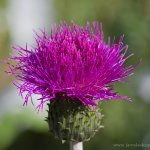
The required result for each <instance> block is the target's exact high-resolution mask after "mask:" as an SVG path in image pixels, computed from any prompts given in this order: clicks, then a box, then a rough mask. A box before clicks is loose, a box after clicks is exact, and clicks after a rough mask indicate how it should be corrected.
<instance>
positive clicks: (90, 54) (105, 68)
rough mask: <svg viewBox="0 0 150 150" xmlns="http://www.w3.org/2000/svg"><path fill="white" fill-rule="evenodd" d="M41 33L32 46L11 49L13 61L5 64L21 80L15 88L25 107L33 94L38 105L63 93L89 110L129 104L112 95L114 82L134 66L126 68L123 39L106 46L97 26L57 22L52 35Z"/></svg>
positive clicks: (123, 76) (128, 74)
mask: <svg viewBox="0 0 150 150" xmlns="http://www.w3.org/2000/svg"><path fill="white" fill-rule="evenodd" d="M41 33H42V34H41V35H38V34H36V37H35V41H36V45H35V46H34V47H31V48H28V47H27V46H26V48H22V47H14V50H15V51H16V52H17V55H15V56H12V57H11V59H12V60H13V61H15V62H16V64H15V65H14V66H13V65H11V64H9V67H10V71H9V73H11V74H15V75H16V78H17V80H18V81H19V82H15V85H16V86H17V87H18V88H19V89H20V94H21V95H22V94H23V93H25V95H26V96H25V104H27V103H28V99H29V97H31V96H32V94H38V95H40V96H41V98H39V99H38V100H40V103H39V105H38V107H43V104H44V103H45V102H47V101H51V100H52V99H53V98H54V97H56V95H59V96H60V98H61V99H63V97H64V94H65V96H69V97H70V98H71V100H72V101H74V100H75V99H77V100H79V101H80V102H82V103H83V104H85V105H92V106H94V105H96V102H97V101H104V100H110V99H122V100H128V98H127V97H124V96H119V95H118V94H116V93H114V92H112V90H113V89H114V83H115V82H122V81H123V79H124V78H127V77H128V76H130V75H131V74H132V71H133V68H134V67H133V66H125V65H124V62H125V61H126V60H127V59H128V58H129V57H130V56H131V55H129V56H125V55H126V52H127V49H128V46H127V45H123V36H121V37H120V40H119V42H117V43H115V41H114V40H113V42H112V43H110V39H109V40H108V41H109V42H108V43H106V42H105V40H104V34H103V31H102V27H101V25H99V24H98V23H97V22H95V23H93V26H91V25H90V24H89V23H87V25H86V27H85V28H83V27H80V26H78V25H76V24H75V23H72V25H71V26H70V25H68V24H67V23H60V24H59V25H58V26H54V27H53V28H52V30H51V33H50V35H47V34H46V32H45V31H42V32H41ZM62 93H63V94H62Z"/></svg>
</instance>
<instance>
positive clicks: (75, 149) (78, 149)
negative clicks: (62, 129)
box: [70, 141, 83, 150]
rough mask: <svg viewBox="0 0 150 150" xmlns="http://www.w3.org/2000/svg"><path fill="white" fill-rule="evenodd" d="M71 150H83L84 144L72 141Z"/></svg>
mask: <svg viewBox="0 0 150 150" xmlns="http://www.w3.org/2000/svg"><path fill="white" fill-rule="evenodd" d="M70 150H83V142H72V141H70Z"/></svg>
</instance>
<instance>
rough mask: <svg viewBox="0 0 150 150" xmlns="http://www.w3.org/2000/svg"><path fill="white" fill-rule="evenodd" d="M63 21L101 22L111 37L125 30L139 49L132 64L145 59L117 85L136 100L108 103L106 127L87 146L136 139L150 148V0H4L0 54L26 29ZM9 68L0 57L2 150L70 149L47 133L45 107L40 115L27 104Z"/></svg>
mask: <svg viewBox="0 0 150 150" xmlns="http://www.w3.org/2000/svg"><path fill="white" fill-rule="evenodd" d="M35 4H36V5H35ZM10 10H11V11H10ZM31 10H32V11H31ZM43 12H44V13H43ZM14 14H16V16H15V15H14ZM19 14H20V16H19ZM28 17H30V19H28ZM34 19H35V20H34ZM59 20H65V21H67V22H69V23H70V22H71V21H72V20H74V21H75V22H76V23H77V24H79V25H83V26H84V25H85V24H86V22H87V21H89V22H93V21H95V20H97V21H99V22H102V23H103V30H104V34H105V38H106V40H107V37H108V36H110V37H111V38H113V36H114V35H116V39H119V37H120V36H121V35H122V34H124V35H125V38H124V43H125V44H128V45H129V50H128V53H134V56H133V57H132V58H131V59H130V60H129V61H128V63H129V64H135V63H136V62H137V61H138V60H140V59H142V62H141V63H140V65H139V66H138V67H137V68H136V71H135V75H134V76H133V77H131V78H130V79H128V80H127V83H125V84H124V85H122V84H118V85H117V88H116V91H118V92H119V93H120V94H122V95H128V96H129V97H131V98H132V100H133V102H132V103H130V102H124V101H115V100H114V101H109V102H108V101H107V102H103V103H102V107H103V114H104V115H105V117H104V119H103V125H104V126H105V128H104V129H101V130H100V132H98V134H97V135H96V136H95V137H94V138H93V139H91V141H90V142H85V143H84V150H113V149H118V150H120V149H122V150H124V149H127V146H129V145H128V144H133V145H130V149H132V150H134V149H136V150H148V149H150V49H149V47H150V28H149V27H150V0H126V1H125V0H107V1H106V0H43V1H42V0H33V1H29V0H0V59H7V58H8V57H9V53H10V52H11V45H12V44H14V43H15V41H18V42H19V40H21V39H23V38H24V39H25V35H26V33H27V32H26V31H27V29H28V31H29V32H28V33H29V34H28V36H26V38H27V37H29V38H31V36H32V33H33V32H32V29H33V28H34V29H35V30H38V28H40V27H44V26H45V27H46V28H48V30H50V27H51V25H52V24H54V23H55V22H56V23H58V22H59ZM38 23H39V25H38ZM34 24H36V26H34ZM19 34H20V35H21V36H19ZM16 35H17V36H16ZM23 42H24V41H23ZM31 43H32V42H31ZM15 44H18V43H15ZM24 44H26V43H24ZM4 70H6V66H5V65H4V64H3V63H2V62H0V150H27V149H28V150H34V149H36V150H41V149H42V150H48V149H49V150H50V149H52V150H53V149H55V150H65V149H68V147H69V146H68V143H66V144H63V145H62V144H61V142H60V141H57V140H55V139H54V138H53V136H52V135H50V134H49V133H48V131H47V130H48V126H47V124H46V122H44V121H43V120H44V117H46V112H45V111H43V112H41V113H39V114H38V113H36V112H35V110H34V108H33V107H32V106H31V107H30V106H29V107H28V108H26V107H22V103H23V102H22V101H21V98H20V97H19V96H18V95H17V92H16V90H15V92H13V91H14V89H15V88H14V89H13V86H12V85H11V81H12V79H13V77H12V76H11V77H10V76H8V75H6V74H5V73H4ZM10 87H11V88H10ZM136 144H143V145H144V144H145V145H144V146H142V145H139V146H137V145H136ZM146 144H147V145H146ZM148 144H149V147H148Z"/></svg>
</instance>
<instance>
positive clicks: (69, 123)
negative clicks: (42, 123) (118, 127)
mask: <svg viewBox="0 0 150 150" xmlns="http://www.w3.org/2000/svg"><path fill="white" fill-rule="evenodd" d="M48 107H49V110H48V117H47V119H46V120H47V122H48V125H49V129H50V132H51V133H52V134H53V135H54V136H55V137H56V138H58V139H60V140H62V141H75V142H80V141H89V140H90V138H91V137H93V136H94V135H95V133H96V132H97V131H98V130H99V129H100V128H101V127H102V126H101V120H102V117H103V115H102V114H101V113H100V108H99V107H94V108H93V109H92V107H90V108H89V107H87V106H85V105H83V104H81V103H80V102H79V101H74V102H73V101H71V100H69V99H65V100H59V99H56V100H53V101H52V102H50V104H48Z"/></svg>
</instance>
